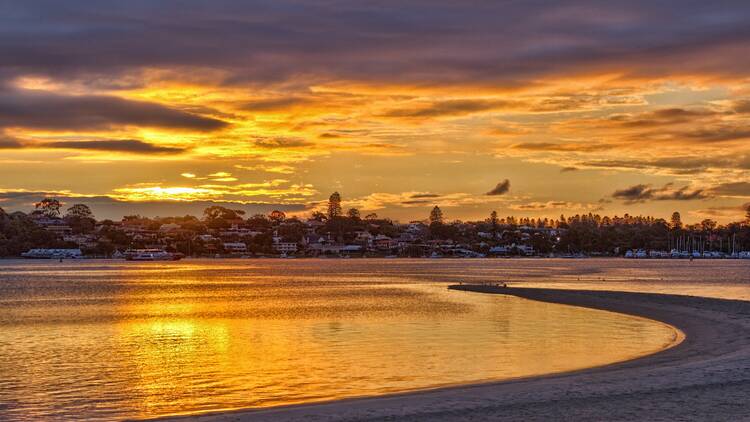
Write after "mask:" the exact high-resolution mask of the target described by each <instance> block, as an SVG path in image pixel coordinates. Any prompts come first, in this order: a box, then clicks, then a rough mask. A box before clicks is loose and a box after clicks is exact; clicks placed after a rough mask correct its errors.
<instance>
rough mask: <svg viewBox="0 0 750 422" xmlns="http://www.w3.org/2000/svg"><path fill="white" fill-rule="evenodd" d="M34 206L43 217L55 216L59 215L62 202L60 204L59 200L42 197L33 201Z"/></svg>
mask: <svg viewBox="0 0 750 422" xmlns="http://www.w3.org/2000/svg"><path fill="white" fill-rule="evenodd" d="M34 208H35V209H36V210H37V211H39V212H40V213H41V214H42V215H44V216H45V217H49V218H56V217H59V216H60V208H62V204H60V201H58V200H57V199H55V198H44V199H42V200H41V201H39V202H37V203H35V204H34Z"/></svg>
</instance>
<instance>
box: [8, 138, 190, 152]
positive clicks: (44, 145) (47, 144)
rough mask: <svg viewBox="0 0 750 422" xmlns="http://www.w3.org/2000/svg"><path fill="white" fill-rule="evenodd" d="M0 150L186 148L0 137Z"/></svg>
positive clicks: (123, 141) (113, 141)
mask: <svg viewBox="0 0 750 422" xmlns="http://www.w3.org/2000/svg"><path fill="white" fill-rule="evenodd" d="M0 149H71V150H88V151H113V152H129V153H134V154H179V153H183V152H185V151H187V148H178V147H168V146H163V145H155V144H151V143H148V142H144V141H139V140H136V139H94V140H87V141H44V142H41V141H24V142H22V141H20V140H17V139H12V138H2V137H0Z"/></svg>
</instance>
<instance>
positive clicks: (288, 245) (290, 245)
mask: <svg viewBox="0 0 750 422" xmlns="http://www.w3.org/2000/svg"><path fill="white" fill-rule="evenodd" d="M273 249H274V250H275V251H277V252H281V253H290V252H297V242H276V243H274V244H273Z"/></svg>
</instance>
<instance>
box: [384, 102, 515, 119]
mask: <svg viewBox="0 0 750 422" xmlns="http://www.w3.org/2000/svg"><path fill="white" fill-rule="evenodd" d="M513 105H514V103H512V102H509V101H499V100H492V101H490V100H448V101H439V102H434V103H430V104H422V105H416V106H414V107H412V108H398V109H393V110H389V111H386V112H385V113H383V114H382V115H383V116H385V117H441V116H462V115H465V114H470V113H477V112H482V111H489V110H495V109H501V108H505V107H512V106H513Z"/></svg>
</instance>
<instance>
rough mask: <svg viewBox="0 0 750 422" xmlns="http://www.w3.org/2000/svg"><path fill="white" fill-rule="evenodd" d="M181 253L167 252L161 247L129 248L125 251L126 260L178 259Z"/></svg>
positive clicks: (180, 257)
mask: <svg viewBox="0 0 750 422" xmlns="http://www.w3.org/2000/svg"><path fill="white" fill-rule="evenodd" d="M182 257H183V255H182V254H181V253H173V252H167V251H165V250H163V249H129V250H127V251H125V259H126V260H128V261H179V260H180V259H182Z"/></svg>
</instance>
